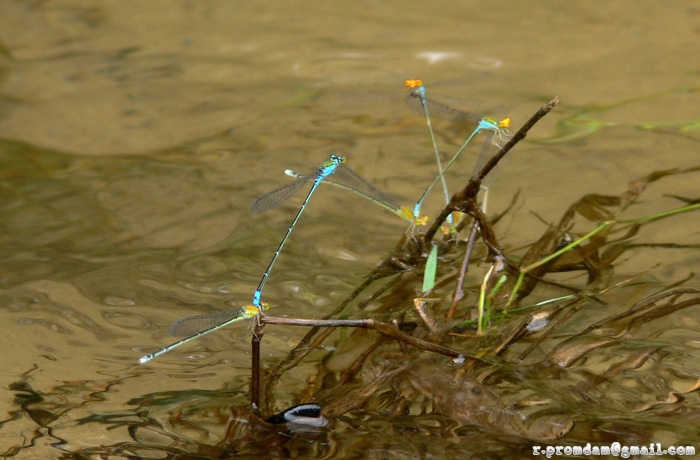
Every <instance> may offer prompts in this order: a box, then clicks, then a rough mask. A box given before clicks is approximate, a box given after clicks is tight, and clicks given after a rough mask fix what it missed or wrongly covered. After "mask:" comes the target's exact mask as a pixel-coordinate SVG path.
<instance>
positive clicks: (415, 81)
mask: <svg viewBox="0 0 700 460" xmlns="http://www.w3.org/2000/svg"><path fill="white" fill-rule="evenodd" d="M403 84H404V85H405V86H407V87H409V88H418V87H419V86H423V80H421V79H419V78H407V79H406V80H404V81H403Z"/></svg>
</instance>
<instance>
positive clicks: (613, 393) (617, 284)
mask: <svg viewBox="0 0 700 460" xmlns="http://www.w3.org/2000/svg"><path fill="white" fill-rule="evenodd" d="M556 103H557V100H556V99H554V100H552V101H550V102H549V103H548V104H547V105H545V106H544V107H542V108H541V109H540V110H539V111H537V113H535V115H533V117H532V118H531V119H530V120H529V121H528V122H527V123H525V124H524V125H523V127H522V128H521V129H520V130H518V131H517V132H516V133H515V134H514V135H513V136H512V137H510V138H508V139H506V138H503V139H502V140H503V141H504V145H503V146H502V147H500V148H499V151H498V153H497V154H496V155H495V156H494V157H493V158H491V159H490V160H489V161H488V162H486V164H485V165H484V166H483V167H482V168H481V169H480V170H479V171H477V172H475V173H474V174H473V175H472V177H470V178H469V180H467V181H466V183H465V184H464V185H463V187H462V188H461V189H460V190H458V191H457V192H456V193H454V194H453V195H452V196H451V197H450V198H449V200H448V202H447V204H446V205H445V208H444V209H443V210H442V211H441V212H440V214H439V215H437V216H436V217H435V218H431V219H430V221H429V225H425V226H423V225H420V224H423V223H424V222H425V219H422V218H421V216H420V215H411V212H410V211H409V212H408V213H405V212H404V213H402V212H401V209H400V208H399V207H398V205H396V204H395V203H394V202H391V203H390V205H389V208H390V209H391V210H392V211H394V212H395V213H396V214H399V215H403V217H404V218H407V220H409V221H411V225H410V227H409V230H408V231H407V232H406V233H405V234H403V235H401V236H400V237H399V241H398V242H397V244H396V247H395V251H394V252H393V253H392V254H390V255H389V256H388V257H386V258H385V259H384V260H383V261H382V263H381V264H379V265H378V266H377V268H376V269H375V270H373V271H372V273H370V274H369V275H368V276H367V278H366V280H365V282H364V283H362V284H361V285H359V286H357V287H356V289H355V290H354V291H353V292H352V293H351V294H350V295H349V296H348V297H347V298H346V299H345V300H344V301H343V302H340V303H339V304H338V306H337V308H336V309H335V310H334V311H333V312H331V313H329V314H328V315H327V316H326V317H325V318H323V319H302V318H279V317H275V316H270V315H267V314H266V313H263V312H262V310H259V312H258V313H257V314H256V312H255V310H251V309H250V308H248V307H244V309H245V311H246V312H247V313H246V314H247V316H246V317H247V318H254V320H255V321H256V325H255V328H254V332H253V337H252V343H253V352H252V357H253V365H252V368H253V372H252V385H251V387H252V388H251V393H252V402H253V404H252V405H248V406H245V407H229V406H228V405H227V404H226V400H227V398H228V396H230V392H228V391H225V390H222V391H221V392H196V391H187V392H163V393H157V394H151V395H148V396H147V397H142V398H136V399H134V400H132V401H131V403H132V404H133V406H134V407H132V408H130V410H129V411H128V413H124V414H113V415H111V416H98V415H95V416H87V417H86V418H84V419H83V420H82V421H81V423H87V422H89V421H92V420H94V418H95V417H98V418H99V417H101V420H100V421H101V422H102V423H104V424H106V425H109V426H111V427H118V426H127V427H128V430H129V434H130V436H131V437H132V438H133V439H134V442H133V443H124V444H120V445H114V446H110V447H105V446H99V447H97V446H95V447H88V448H84V449H82V450H80V451H77V452H71V453H66V455H65V458H76V459H77V458H95V457H96V456H97V455H103V456H104V455H118V456H121V457H124V458H137V457H140V456H151V455H156V454H157V455H158V456H160V458H178V459H184V458H191V459H195V458H228V457H235V456H243V455H249V456H253V455H262V454H267V455H271V456H275V457H310V456H323V457H326V458H331V457H353V456H359V455H360V453H362V455H361V456H362V457H363V458H386V457H388V456H389V457H391V458H416V457H436V458H465V457H469V456H470V455H472V454H477V453H480V454H482V455H483V457H478V458H503V457H508V458H510V457H518V456H521V455H524V454H527V455H531V453H532V446H533V445H548V444H552V443H554V442H555V441H556V443H557V444H564V445H584V444H586V443H593V444H599V445H602V444H610V443H612V442H621V443H623V444H626V445H649V444H650V443H656V442H658V443H662V444H666V445H692V442H693V441H694V440H695V439H697V432H696V429H695V428H692V426H690V424H689V423H688V422H695V423H696V424H697V414H698V413H700V411H699V410H698V409H699V407H698V406H699V402H700V401H698V395H697V393H698V392H697V390H698V389H700V369H697V363H696V362H694V363H693V364H692V365H688V363H686V362H685V361H684V358H685V357H688V356H692V355H691V354H688V353H687V352H686V347H688V348H689V347H697V343H698V342H697V337H696V335H697V330H698V320H697V315H691V314H690V312H697V305H698V304H700V289H699V288H697V287H693V286H692V284H693V282H694V278H693V276H692V275H690V276H689V277H688V278H686V279H680V280H677V282H676V283H674V284H672V285H669V286H665V287H663V288H659V287H658V286H657V285H655V284H653V283H649V282H646V281H645V277H646V276H648V275H649V274H650V273H653V271H654V270H655V269H656V268H657V267H655V266H648V267H638V269H637V271H636V272H635V273H629V267H627V268H626V270H627V271H625V272H622V273H620V272H618V271H617V269H618V266H619V264H621V263H622V262H623V261H624V260H625V259H626V258H627V257H629V255H630V254H631V253H633V252H635V251H643V250H650V249H651V248H653V247H655V246H657V245H661V244H664V245H665V246H667V247H673V248H676V249H678V250H691V249H692V250H697V249H698V248H697V243H688V244H684V243H678V242H673V243H659V242H655V243H644V242H639V241H637V240H636V239H635V237H636V235H638V234H639V232H640V230H641V229H642V228H644V226H646V225H649V224H651V223H652V222H657V221H660V220H663V219H682V218H684V215H685V214H684V213H689V212H693V211H697V210H698V209H699V208H700V203H699V202H698V197H684V198H682V197H678V198H677V199H678V203H679V204H678V207H677V208H675V209H666V210H661V209H660V210H658V213H657V214H654V215H649V216H644V217H634V218H632V217H629V216H628V215H627V214H628V213H629V210H630V208H631V207H632V206H633V205H635V203H637V202H638V200H639V199H640V197H641V196H642V195H643V193H644V191H645V189H646V187H647V186H648V185H649V184H651V183H654V182H656V181H663V180H670V179H673V178H682V177H683V175H685V174H689V173H692V172H696V171H698V170H700V167H699V168H693V169H686V170H667V171H656V172H652V173H650V174H648V175H647V176H646V177H641V178H638V179H636V180H634V181H632V182H631V183H630V184H629V186H628V187H627V189H626V190H623V191H622V192H621V193H618V194H589V195H585V196H583V197H581V198H580V199H579V200H577V201H576V202H575V203H573V204H572V205H571V206H570V207H569V208H568V209H566V210H564V212H563V214H562V216H561V218H560V219H559V221H558V222H555V223H547V224H546V225H545V227H546V228H545V230H544V231H543V232H542V234H541V235H539V236H538V237H536V238H533V242H532V243H531V244H530V245H528V247H526V248H519V249H511V248H505V247H504V246H503V245H502V244H501V242H500V240H499V236H498V233H499V232H498V229H497V228H496V225H497V223H498V222H499V220H500V219H501V218H502V217H503V216H504V215H507V213H508V210H506V211H504V212H503V213H502V214H501V215H498V216H492V217H488V216H487V215H486V213H485V212H484V211H483V210H482V206H481V203H480V202H479V192H480V190H481V185H482V183H483V182H484V180H485V179H486V178H487V176H488V174H489V173H490V171H492V170H493V168H494V167H495V166H496V164H498V162H499V161H503V160H504V159H506V158H507V156H506V155H507V153H508V152H509V151H510V150H511V149H512V148H513V147H515V146H516V145H517V143H518V142H519V141H521V140H522V139H523V138H524V137H525V135H526V134H527V132H528V130H529V129H530V128H531V127H532V126H533V125H534V124H535V123H537V121H538V120H539V119H540V118H542V117H543V116H545V115H546V114H547V113H548V112H549V111H550V110H552V109H553V108H554V107H555V105H556ZM482 129H483V128H482ZM500 135H501V133H500V132H499V136H500ZM470 139H471V137H470ZM506 141H507V142H506ZM436 153H437V152H436ZM440 170H441V171H443V170H442V169H440ZM302 180H303V181H304V183H305V182H306V181H309V180H310V179H309V177H308V176H305V177H304V178H303V179H302ZM318 182H320V180H319V181H318ZM318 182H317V183H314V186H313V187H314V188H315V187H316V185H318ZM434 183H437V179H436V180H435V181H434ZM295 190H296V189H295ZM310 195H311V194H309V197H310ZM309 197H307V200H308V198H309ZM390 200H391V199H390V198H389V197H385V198H384V200H383V202H387V201H390ZM514 200H517V196H516V198H515V199H514ZM380 204H381V203H380ZM300 214H301V211H300V212H299V214H297V216H296V218H295V220H294V222H293V224H292V227H293V225H294V224H296V223H297V220H298V219H299V215H300ZM458 217H459V218H458ZM289 232H291V227H290V229H289V231H288V233H287V235H286V236H285V240H286V238H287V237H288V236H289ZM285 240H283V242H282V245H283V244H284V241H285ZM282 245H280V249H279V250H278V253H276V255H275V258H276V257H277V255H279V251H280V250H281V249H282ZM274 260H275V259H274V258H273V261H272V263H274ZM272 263H271V264H270V266H269V267H268V269H267V271H266V273H265V275H264V277H263V280H262V281H261V285H260V287H259V288H258V291H256V297H255V301H257V302H258V305H265V306H266V305H267V304H265V303H260V293H261V291H262V286H263V285H264V282H265V281H266V280H267V276H268V275H269V271H270V270H271V267H272ZM474 272H476V273H477V274H474ZM475 279H478V280H479V281H478V282H476V283H475V282H474V280H475ZM470 280H471V281H470ZM421 283H422V289H421V287H419V286H421ZM695 284H697V283H695ZM445 298H449V299H452V301H451V302H449V303H446V302H439V300H440V299H445ZM249 307H250V306H249ZM246 308H247V309H246ZM270 311H271V312H274V309H271V310H270ZM231 318H232V317H231V315H230V314H229V315H228V316H226V317H225V318H222V319H226V320H228V321H231ZM200 319H201V318H200ZM180 324H182V323H180ZM280 324H283V325H288V326H290V325H291V326H302V327H305V328H308V332H307V333H306V335H305V336H304V338H303V339H302V340H301V341H300V342H299V343H298V344H297V345H296V346H295V347H293V349H291V350H290V351H289V353H288V355H287V356H286V358H284V359H282V360H280V361H279V362H275V363H271V366H267V367H266V366H264V365H263V364H262V363H261V360H260V346H261V344H264V338H265V329H266V328H268V327H277V326H276V325H280ZM324 346H325V347H331V346H332V348H331V349H330V350H328V351H324V352H323V353H322V356H320V357H319V354H320V353H321V352H320V350H322V349H323V348H324ZM166 351H167V350H166ZM310 355H314V356H311V357H310ZM149 359H150V358H149ZM309 363H312V364H311V365H309ZM300 374H303V376H304V377H303V378H302V380H305V381H306V382H307V385H306V387H304V388H298V389H296V390H295V392H294V394H290V391H289V388H288V387H285V384H284V382H285V379H286V378H287V376H288V375H295V376H296V379H297V380H299V375H300ZM12 390H14V391H15V393H16V394H17V396H16V402H17V403H18V405H19V406H20V407H22V408H23V410H25V411H27V412H28V413H30V414H32V417H33V418H34V417H36V420H37V423H41V424H42V426H46V425H48V424H49V423H51V422H52V421H53V420H55V418H56V417H58V416H59V415H60V414H58V413H52V412H51V411H50V409H49V408H48V407H42V402H43V401H44V399H45V398H44V396H45V395H38V394H35V393H33V391H32V389H31V388H30V387H29V386H28V385H27V384H26V382H20V383H18V384H17V385H16V387H15V388H12ZM97 393H99V391H97V390H96V394H97ZM195 395H196V396H198V397H200V399H198V402H197V403H193V404H191V405H187V404H184V405H183V404H182V402H183V401H187V400H189V399H190V398H193V397H194V396H195ZM202 401H208V402H202ZM176 403H179V404H176ZM301 403H317V404H319V405H320V408H321V412H320V414H316V413H314V410H313V406H303V407H302V408H303V409H304V411H302V414H303V415H304V417H301V419H295V420H291V419H288V418H285V417H284V416H281V418H280V417H276V418H274V419H269V418H267V417H268V416H269V415H271V414H272V413H274V412H277V411H280V410H283V409H284V407H287V406H291V405H297V404H301ZM171 406H176V407H177V408H176V409H170V407H171ZM298 409H299V407H298V406H297V410H298ZM159 412H160V413H159ZM263 414H264V415H263ZM282 414H284V412H283V413H282ZM307 419H309V420H307ZM312 419H316V421H318V422H319V423H317V424H316V423H314V422H313V420H312ZM270 421H275V422H282V423H270ZM321 422H323V423H321ZM325 422H328V423H327V424H326V423H325ZM214 424H215V425H217V426H218V428H217V429H211V430H207V431H208V432H209V431H211V432H218V433H219V436H218V437H217V439H212V438H211V435H210V434H207V435H206V436H204V435H202V436H200V435H199V434H201V432H202V431H205V429H204V428H202V426H207V425H214ZM202 438H205V439H202ZM494 440H496V442H494ZM17 452H18V451H16V452H11V451H6V452H4V454H5V455H7V456H12V455H14V454H16V453H17Z"/></svg>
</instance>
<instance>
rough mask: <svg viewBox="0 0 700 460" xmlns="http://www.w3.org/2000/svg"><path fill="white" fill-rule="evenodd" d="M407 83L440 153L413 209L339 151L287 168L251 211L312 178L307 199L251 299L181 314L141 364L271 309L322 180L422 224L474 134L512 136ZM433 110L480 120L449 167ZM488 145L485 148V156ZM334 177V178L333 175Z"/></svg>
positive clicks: (503, 125) (503, 124)
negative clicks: (267, 295) (268, 296)
mask: <svg viewBox="0 0 700 460" xmlns="http://www.w3.org/2000/svg"><path fill="white" fill-rule="evenodd" d="M404 83H405V85H406V86H407V87H409V88H410V89H411V91H410V93H409V96H408V99H407V101H408V103H409V105H414V106H415V103H416V101H417V103H418V104H420V108H421V110H422V112H423V113H424V115H425V119H426V124H427V126H428V131H429V133H430V138H431V142H432V145H433V150H434V154H435V157H436V161H437V165H438V173H437V175H436V176H435V178H434V180H433V181H432V183H431V184H430V185H428V187H427V188H426V189H425V191H424V192H423V193H422V195H421V196H420V198H419V199H418V201H417V202H416V204H415V206H414V209H413V212H411V211H410V210H409V209H408V208H406V207H402V206H401V205H399V204H398V202H397V201H396V200H394V199H393V198H392V197H391V196H389V195H388V194H386V193H384V192H382V191H380V190H379V189H377V188H376V187H374V186H373V185H372V184H370V183H369V182H367V181H366V180H365V179H363V178H362V177H361V176H360V175H358V174H357V173H356V172H354V171H353V170H352V169H350V168H349V167H348V166H346V164H345V163H346V159H345V157H343V156H340V155H335V154H333V155H331V156H330V158H329V159H328V160H327V161H325V162H324V163H322V164H321V165H320V166H319V167H318V168H317V169H316V171H315V172H314V173H312V174H308V175H301V174H298V173H296V172H294V171H292V170H286V171H285V173H286V174H287V175H289V176H292V177H295V178H296V180H294V181H293V182H290V183H287V184H286V185H283V186H281V187H279V188H276V189H274V190H272V191H270V192H268V193H265V194H263V195H261V196H259V197H258V198H256V199H255V201H254V202H253V204H252V205H251V211H252V212H253V213H263V212H266V211H269V210H271V209H274V208H276V207H277V206H279V205H281V204H282V203H284V202H285V201H286V200H287V199H289V198H290V197H292V196H293V195H294V194H295V193H296V192H297V191H299V190H301V189H302V188H303V187H304V186H305V185H306V184H308V183H309V182H311V188H310V189H309V192H308V194H307V195H306V198H305V199H304V201H303V202H302V204H301V206H300V207H299V209H298V211H297V213H296V215H295V217H294V219H293V220H292V222H291V224H290V225H289V227H288V228H287V231H286V232H285V234H284V236H283V237H282V240H281V241H280V243H279V245H278V247H277V250H276V251H275V253H274V254H273V256H272V259H271V260H270V262H269V264H268V266H267V268H266V269H265V271H264V272H263V275H262V278H261V280H260V283H259V285H258V287H257V289H256V290H255V292H254V293H253V299H252V303H251V304H248V305H245V306H243V307H241V308H240V309H239V310H234V311H226V312H217V313H212V314H207V315H197V316H191V317H186V318H181V319H179V320H177V321H175V322H174V323H173V324H172V326H171V327H170V331H169V332H170V333H171V334H172V335H175V336H185V338H183V339H181V340H178V341H177V342H174V343H172V344H170V345H167V346H165V347H163V348H160V349H159V350H157V351H155V352H153V353H149V354H147V355H145V356H143V357H141V358H140V359H139V363H140V364H144V363H147V362H148V361H150V360H152V359H153V358H156V357H158V356H160V355H163V354H164V353H167V352H169V351H171V350H173V349H175V348H177V347H179V346H180V345H183V344H185V343H187V342H189V341H191V340H194V339H196V338H199V337H202V336H204V335H206V334H209V333H210V332H213V331H216V330H218V329H221V328H223V327H225V326H227V325H229V324H232V323H235V322H238V321H242V320H244V319H250V318H256V317H258V316H259V315H261V314H262V313H263V311H264V310H267V309H268V307H269V305H268V303H266V302H263V301H262V293H263V289H264V287H265V284H266V282H267V280H268V278H269V277H270V273H271V271H272V268H273V266H274V265H275V262H276V261H277V259H278V258H279V256H280V254H281V252H282V249H283V248H284V245H285V244H286V242H287V240H288V239H289V237H290V235H291V233H292V231H293V229H294V227H295V226H296V225H297V223H298V221H299V219H300V217H301V215H302V213H303V212H304V210H305V209H306V206H307V205H308V202H309V200H310V199H311V196H312V195H313V194H314V192H315V191H316V189H317V187H318V186H319V185H320V184H321V183H322V182H325V183H331V184H334V185H337V186H340V187H343V188H346V189H349V190H352V191H354V192H356V193H358V194H359V195H361V196H363V197H365V198H368V199H370V200H371V201H373V202H374V203H377V204H379V205H380V206H382V207H383V208H385V209H387V210H389V211H391V212H392V213H394V214H396V215H398V216H400V217H402V218H404V219H406V220H408V221H410V222H411V224H412V225H421V224H424V223H425V221H426V220H425V218H423V217H421V215H420V209H421V205H422V204H423V201H424V200H425V198H426V197H427V195H428V193H429V192H430V190H431V189H432V188H433V186H435V184H437V182H438V181H440V180H441V181H442V185H443V191H444V194H445V199H446V200H449V192H448V189H447V184H446V182H445V178H444V174H445V171H446V170H447V169H448V168H449V167H450V166H451V165H452V164H453V163H454V162H455V161H456V160H457V158H458V157H459V156H460V154H461V153H462V152H463V151H464V150H465V149H466V147H467V146H468V145H469V143H470V142H471V141H472V139H473V138H474V137H475V136H476V135H477V134H478V133H479V132H481V131H491V132H492V133H491V135H489V136H488V138H487V139H488V141H487V142H488V143H491V141H493V142H496V139H498V140H500V141H503V140H505V138H506V137H507V136H508V130H507V128H508V127H509V126H510V118H503V119H501V120H495V119H492V118H489V117H484V116H480V115H477V114H475V113H473V112H469V111H466V110H462V109H458V108H456V107H453V106H451V105H449V104H447V103H445V102H442V101H439V100H437V99H434V98H432V97H428V96H427V95H426V91H425V87H424V86H423V84H422V81H421V80H417V79H412V80H405V82H404ZM431 113H432V114H433V115H435V116H437V117H440V118H450V119H453V120H458V121H468V122H472V123H476V128H475V129H474V131H472V133H471V134H470V136H469V137H468V138H467V140H466V141H465V142H464V144H463V145H462V146H461V147H460V148H459V150H458V151H457V152H456V153H455V154H454V155H453V157H452V158H451V159H450V161H449V162H448V163H447V164H446V166H445V168H443V167H442V163H441V161H440V155H439V151H438V148H437V143H436V141H435V134H434V131H433V127H432V122H431V119H430V114H431ZM486 150H487V149H482V156H483V154H484V152H485V151H486ZM331 176H332V178H331Z"/></svg>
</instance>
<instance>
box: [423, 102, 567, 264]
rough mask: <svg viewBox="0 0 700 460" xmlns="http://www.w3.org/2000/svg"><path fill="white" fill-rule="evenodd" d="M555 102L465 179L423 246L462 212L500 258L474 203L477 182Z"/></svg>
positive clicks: (547, 105)
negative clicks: (441, 227)
mask: <svg viewBox="0 0 700 460" xmlns="http://www.w3.org/2000/svg"><path fill="white" fill-rule="evenodd" d="M557 102H559V98H558V97H555V98H554V99H552V100H551V101H549V102H548V103H547V104H545V105H544V106H542V107H540V109H539V110H538V111H537V112H535V114H534V115H532V116H531V117H530V119H529V120H528V121H527V122H526V123H525V124H524V125H523V126H522V127H521V128H520V129H519V130H518V132H516V133H515V134H514V135H513V137H511V138H510V140H509V141H508V142H507V143H506V145H504V146H503V147H501V149H500V150H499V151H498V153H496V155H494V156H493V157H492V158H491V159H490V160H489V161H487V162H486V164H485V165H484V167H483V168H481V170H480V171H479V172H478V173H476V174H474V175H473V176H472V177H471V179H469V182H467V185H465V187H464V188H463V189H462V190H460V191H459V192H457V193H455V194H454V195H453V196H452V199H451V200H450V202H449V203H448V204H447V205H446V206H445V208H444V209H443V210H442V211H441V212H440V214H439V215H438V217H437V218H436V219H435V220H434V221H433V224H432V225H431V226H430V228H429V229H428V231H427V232H425V234H424V235H423V247H428V246H429V244H430V242H431V241H432V239H433V237H434V236H435V233H436V232H437V231H438V229H439V228H440V226H441V225H442V223H443V222H444V221H445V219H447V216H449V215H450V214H451V213H453V212H454V211H462V212H465V213H467V214H469V215H471V216H472V217H473V218H474V219H476V220H477V222H479V226H480V228H481V232H482V233H481V234H482V238H483V239H484V242H485V243H486V245H487V246H488V247H489V251H490V252H492V253H495V254H498V255H501V250H500V246H498V242H497V241H496V238H495V235H494V233H493V231H492V229H491V226H490V225H489V223H488V220H487V219H486V216H485V215H484V214H483V213H482V212H481V210H480V209H479V206H478V205H477V203H476V197H477V194H478V193H479V189H480V187H481V181H482V180H483V179H484V178H485V177H486V175H487V174H488V173H489V172H491V170H492V169H493V168H495V167H496V165H497V164H498V162H499V161H501V159H502V158H503V157H504V156H505V155H506V154H507V153H508V152H509V151H510V150H511V149H512V148H513V147H514V146H515V144H517V143H518V142H520V141H521V140H523V139H524V138H525V136H526V135H527V133H528V131H530V129H531V128H532V127H533V126H534V125H535V124H536V123H537V122H538V121H539V120H540V119H541V118H542V117H544V116H545V115H547V113H549V112H550V111H551V110H552V109H553V108H554V106H555V105H556V104H557Z"/></svg>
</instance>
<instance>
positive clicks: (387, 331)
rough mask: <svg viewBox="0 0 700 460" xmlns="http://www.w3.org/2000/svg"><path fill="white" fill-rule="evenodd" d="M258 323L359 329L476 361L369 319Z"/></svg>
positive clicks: (273, 318)
mask: <svg viewBox="0 0 700 460" xmlns="http://www.w3.org/2000/svg"><path fill="white" fill-rule="evenodd" d="M260 322H262V323H263V324H282V325H286V326H304V327H309V326H313V327H359V328H363V329H372V330H375V331H377V332H379V333H380V334H382V335H384V336H387V337H391V338H393V339H396V340H400V341H402V342H405V343H407V344H409V345H412V346H414V347H416V348H419V349H422V350H426V351H432V352H434V353H439V354H441V355H445V356H449V357H451V358H457V357H459V356H464V357H467V358H473V359H478V358H477V357H475V356H470V355H467V354H464V353H460V352H458V351H455V350H452V349H451V348H447V347H443V346H442V345H438V344H437V343H433V342H428V341H427V340H422V339H418V338H416V337H412V336H410V335H406V334H404V333H403V332H401V331H400V330H398V329H396V328H395V327H394V326H391V325H389V324H386V323H382V322H380V321H376V320H373V319H370V318H366V319H325V320H324V319H302V318H280V317H276V316H261V317H260Z"/></svg>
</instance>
